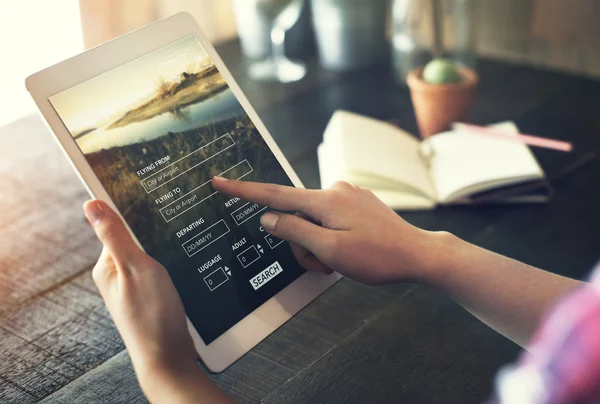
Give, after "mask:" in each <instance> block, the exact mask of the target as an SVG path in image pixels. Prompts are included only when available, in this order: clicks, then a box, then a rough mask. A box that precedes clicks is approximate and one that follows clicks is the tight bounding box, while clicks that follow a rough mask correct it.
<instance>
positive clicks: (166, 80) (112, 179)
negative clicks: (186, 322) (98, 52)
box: [50, 35, 304, 344]
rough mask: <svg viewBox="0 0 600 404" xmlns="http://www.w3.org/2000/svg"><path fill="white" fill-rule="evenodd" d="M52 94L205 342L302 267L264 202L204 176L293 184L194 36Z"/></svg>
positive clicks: (264, 299) (68, 125)
mask: <svg viewBox="0 0 600 404" xmlns="http://www.w3.org/2000/svg"><path fill="white" fill-rule="evenodd" d="M50 102H51V104H52V106H53V107H54V109H55V110H56V112H57V113H58V115H59V116H60V118H61V119H62V121H63V123H64V124H65V126H66V127H67V129H68V130H69V132H70V133H71V135H72V136H73V138H74V139H75V141H76V142H77V145H78V146H79V148H80V149H81V151H82V152H83V153H84V155H85V157H86V159H87V161H88V162H89V164H90V166H91V167H92V169H93V171H94V173H95V174H96V176H97V177H98V179H99V180H100V182H101V183H102V185H103V186H104V188H105V189H106V191H107V192H108V194H109V195H110V197H111V198H112V200H113V201H114V203H115V205H116V206H117V207H118V208H119V210H120V212H121V214H122V215H123V217H124V218H125V220H126V221H127V223H128V224H129V226H130V228H131V230H132V231H133V232H134V233H135V235H136V236H137V238H138V240H139V241H140V243H141V244H142V246H143V247H144V249H145V250H146V252H147V253H148V254H150V255H151V256H152V257H154V258H155V259H156V260H158V261H159V262H160V263H162V264H163V265H164V266H165V267H166V268H167V270H168V271H169V274H170V275H171V278H172V280H173V282H174V284H175V287H176V288H177V291H178V292H179V295H180V296H181V299H182V301H183V303H184V306H185V310H186V313H187V315H188V317H189V318H190V320H191V321H192V323H193V324H194V326H195V328H196V330H198V333H199V334H200V336H201V337H202V339H203V340H204V342H205V343H206V344H209V343H211V342H212V341H214V340H215V339H216V338H218V337H219V336H220V335H221V334H223V333H224V332H225V331H227V330H228V329H229V328H231V327H232V326H233V325H235V324H236V323H237V322H238V321H240V320H241V319H243V318H244V317H246V316H247V315H248V314H249V313H251V312H252V311H253V310H255V309H256V308H257V307H259V306H260V305H261V304H263V303H265V302H266V301H267V300H269V299H270V298H271V297H273V296H274V295H275V294H276V293H278V292H279V291H280V290H282V289H283V288H284V287H286V286H287V285H289V284H290V283H291V282H293V281H294V280H295V279H296V278H298V277H299V276H300V275H301V274H302V273H303V272H304V271H303V270H302V269H301V268H300V267H299V265H298V264H297V262H296V260H295V259H294V257H293V255H292V253H291V251H290V247H289V245H288V243H286V242H282V241H281V240H279V239H277V238H275V237H273V236H271V235H270V234H268V233H267V232H265V231H264V229H262V228H261V226H260V216H261V214H263V213H264V212H265V211H266V209H267V207H265V206H261V205H259V204H256V203H252V202H247V201H244V200H240V199H238V198H231V197H228V196H226V195H223V194H220V193H218V192H216V191H215V190H214V189H213V188H212V186H211V183H210V181H211V178H212V177H213V176H215V175H220V176H222V177H225V178H229V179H243V180H248V181H260V182H270V183H278V184H284V185H292V182H291V181H290V179H289V178H288V176H287V174H286V173H285V171H284V170H283V168H282V167H281V165H280V164H279V162H278V161H277V159H276V158H275V156H274V155H273V153H272V152H271V150H270V149H269V147H268V146H267V144H266V143H265V141H264V140H263V138H262V136H261V135H260V134H259V132H258V131H257V129H256V128H255V127H254V124H253V122H252V121H251V120H250V118H249V117H248V115H247V114H246V112H245V111H244V108H243V107H242V105H241V104H240V103H239V102H238V100H237V98H236V97H235V95H234V94H233V92H232V91H231V90H230V88H229V87H228V85H227V83H226V82H225V79H224V78H223V76H222V75H221V74H220V73H219V71H218V69H217V68H216V66H215V65H214V63H213V62H212V60H211V59H210V58H209V57H208V55H207V53H206V52H205V51H204V49H203V47H202V45H201V44H200V42H199V41H198V40H197V39H196V37H195V36H193V35H192V36H189V37H186V38H184V39H182V40H180V41H177V42H175V43H173V44H171V45H168V46H166V47H164V48H161V49H159V50H157V51H154V52H152V53H150V54H148V55H145V56H143V57H141V58H138V59H136V60H134V61H132V62H129V63H127V64H125V65H122V66H120V67H118V68H116V69H113V70H111V71H109V72H106V73H104V74H102V75H100V76H97V77H95V78H92V79H90V80H88V81H86V82H83V83H81V84H78V85H77V86H75V87H72V88H70V89H67V90H65V91H63V92H61V93H59V94H56V95H53V96H52V97H50ZM148 299H160V296H148Z"/></svg>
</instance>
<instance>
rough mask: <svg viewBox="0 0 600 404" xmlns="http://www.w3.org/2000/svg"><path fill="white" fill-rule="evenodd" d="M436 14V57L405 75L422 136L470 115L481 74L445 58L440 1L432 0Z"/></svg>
mask: <svg viewBox="0 0 600 404" xmlns="http://www.w3.org/2000/svg"><path fill="white" fill-rule="evenodd" d="M431 2H432V4H431V6H432V10H433V13H432V17H433V24H432V27H433V33H432V34H433V39H434V45H433V56H434V58H433V60H431V61H430V62H429V63H427V65H425V66H424V67H423V66H422V67H418V68H416V69H414V70H412V71H410V72H409V73H408V76H407V78H406V81H407V84H408V87H409V88H410V94H411V99H412V102H413V107H414V109H415V115H416V118H417V124H418V126H419V131H420V133H421V136H422V137H423V138H427V137H429V136H432V135H435V134H436V133H440V132H443V131H445V130H448V129H449V128H450V125H451V124H452V123H453V122H456V121H465V120H467V118H468V116H469V112H470V110H471V106H472V104H473V99H474V97H475V90H476V88H477V84H478V81H479V78H478V76H477V73H476V72H475V71H474V70H473V69H469V68H467V67H464V66H458V65H457V64H456V63H454V62H453V61H452V60H451V59H445V58H442V55H443V49H442V48H443V46H442V44H443V40H442V28H441V25H442V21H441V15H442V10H441V3H440V2H439V1H438V0H431Z"/></svg>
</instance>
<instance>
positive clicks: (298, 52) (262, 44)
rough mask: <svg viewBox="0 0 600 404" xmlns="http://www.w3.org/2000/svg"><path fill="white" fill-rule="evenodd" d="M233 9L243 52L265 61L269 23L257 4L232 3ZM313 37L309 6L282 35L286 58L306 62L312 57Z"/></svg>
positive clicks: (245, 2) (248, 56)
mask: <svg viewBox="0 0 600 404" xmlns="http://www.w3.org/2000/svg"><path fill="white" fill-rule="evenodd" d="M233 10H234V14H235V19H236V26H237V30H238V35H239V37H240V42H241V46H242V52H243V53H244V56H245V57H247V58H248V59H254V60H260V59H265V58H266V57H267V56H268V55H270V54H271V50H272V46H271V28H272V23H271V21H270V20H269V19H268V18H267V17H266V16H265V15H264V13H262V12H261V10H260V9H259V8H258V7H257V4H256V2H253V1H248V0H233ZM314 47H315V46H314V37H313V32H312V28H311V26H310V6H309V4H308V1H306V2H305V3H304V5H303V8H302V12H301V13H300V18H299V19H298V22H297V23H296V24H295V25H294V26H293V27H292V28H290V30H289V31H288V32H287V33H286V35H285V54H286V56H287V57H291V58H299V59H307V58H309V57H310V56H311V55H313V54H314Z"/></svg>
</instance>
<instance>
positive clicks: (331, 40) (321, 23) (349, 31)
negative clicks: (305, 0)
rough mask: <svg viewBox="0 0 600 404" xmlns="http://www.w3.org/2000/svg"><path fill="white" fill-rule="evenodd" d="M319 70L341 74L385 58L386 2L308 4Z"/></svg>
mask: <svg viewBox="0 0 600 404" xmlns="http://www.w3.org/2000/svg"><path fill="white" fill-rule="evenodd" d="M311 6H312V20H313V26H314V30H315V37H316V41H317V49H318V52H319V60H320V62H321V66H322V67H323V68H325V69H328V70H333V71H345V70H352V69H357V68H361V67H365V66H368V65H370V64H373V63H378V62H382V61H385V60H386V59H388V58H389V42H388V40H387V38H386V23H387V21H388V9H389V0H311Z"/></svg>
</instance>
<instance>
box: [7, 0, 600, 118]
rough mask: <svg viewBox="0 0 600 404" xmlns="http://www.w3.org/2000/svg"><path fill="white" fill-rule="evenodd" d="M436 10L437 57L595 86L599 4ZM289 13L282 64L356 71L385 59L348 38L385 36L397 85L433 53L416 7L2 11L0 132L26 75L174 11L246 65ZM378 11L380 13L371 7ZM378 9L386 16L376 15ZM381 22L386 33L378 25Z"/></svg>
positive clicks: (188, 0) (422, 4)
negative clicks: (418, 57) (576, 77)
mask: <svg viewBox="0 0 600 404" xmlns="http://www.w3.org/2000/svg"><path fill="white" fill-rule="evenodd" d="M440 1H443V2H444V3H447V4H446V7H445V10H447V11H446V15H444V16H442V18H443V19H444V20H446V22H445V25H444V27H443V30H444V32H445V33H446V35H445V42H452V41H454V42H455V43H454V45H448V44H445V48H446V49H453V46H454V47H456V46H458V47H462V51H464V52H466V53H467V58H468V57H471V56H472V55H482V56H486V57H490V58H497V59H501V60H508V61H513V62H516V63H523V64H532V65H536V66H542V67H546V68H549V69H557V70H563V71H570V72H574V73H577V74H582V75H588V76H595V77H600V47H598V46H597V44H598V40H599V39H600V24H598V22H597V21H599V18H600V2H599V1H597V0H577V1H572V0H502V1H497V0H470V1H469V0H440ZM288 3H295V4H294V6H298V5H299V6H300V7H301V11H300V14H299V16H296V15H290V14H289V13H288V14H287V21H283V22H284V23H285V24H284V25H285V26H284V27H283V28H285V32H286V33H287V34H289V35H286V36H285V49H286V54H288V55H291V56H292V57H296V58H300V59H310V58H314V57H315V54H317V53H318V50H319V49H320V50H321V59H322V60H321V65H322V66H323V67H325V68H329V69H332V70H347V69H351V68H359V67H362V65H364V64H368V63H369V62H370V60H368V59H369V57H370V58H372V60H371V61H372V62H378V61H381V60H379V59H380V57H384V56H381V55H376V54H374V51H373V50H371V51H370V54H369V55H368V57H365V55H364V54H361V49H359V48H360V46H361V44H360V43H356V41H354V39H353V36H352V35H353V33H354V32H358V31H360V32H358V33H357V34H356V35H357V37H358V38H362V39H363V42H365V43H369V44H370V46H377V45H373V44H377V38H379V37H378V35H380V36H383V35H384V40H385V41H386V42H385V43H384V44H382V45H380V46H381V47H385V49H386V51H387V50H388V49H390V50H391V52H392V55H391V56H392V66H393V68H394V69H396V70H397V71H398V76H399V78H400V80H399V81H401V80H402V77H403V75H404V72H403V69H408V68H410V66H402V63H405V62H406V61H407V60H410V58H409V57H407V56H406V53H407V52H408V53H410V52H411V51H412V48H413V47H414V46H415V43H416V44H417V46H418V47H421V48H429V47H432V46H434V44H432V43H430V42H431V41H432V39H431V38H428V35H427V32H429V31H430V30H429V29H428V28H427V25H428V24H429V22H430V19H429V17H428V15H429V14H430V13H428V11H427V10H421V11H419V9H426V8H427V7H429V4H430V3H429V2H427V1H420V0H412V1H411V0H397V1H385V0H374V1H361V0H313V1H311V2H310V1H305V2H301V1H289V0H101V1H100V0H61V1H47V0H20V1H18V2H2V3H1V4H0V8H3V9H4V10H0V41H1V43H0V50H1V51H2V52H1V54H2V61H3V63H2V69H3V72H4V73H5V74H3V75H1V76H0V88H2V89H3V91H2V92H0V105H2V106H3V107H2V108H1V109H0V124H5V123H8V122H10V121H12V120H15V119H18V118H19V117H21V116H24V115H26V114H28V113H30V112H32V111H33V106H32V104H31V102H30V101H29V97H28V95H27V93H26V92H25V90H24V86H23V80H24V78H25V77H26V76H27V75H29V74H31V73H33V72H35V71H37V70H39V69H41V68H43V67H45V66H48V65H51V64H53V63H56V62H58V61H60V60H62V59H64V58H66V57H68V56H71V55H74V54H76V53H79V52H81V51H83V50H84V49H87V48H90V47H93V46H95V45H98V44H100V43H102V42H105V41H108V40H110V39H112V38H115V37H117V36H119V35H122V34H124V33H126V32H128V31H131V30H134V29H136V28H139V27H142V26H144V25H146V24H148V23H151V22H153V21H155V20H158V19H161V18H164V17H167V16H169V15H172V14H175V13H177V12H180V11H186V12H189V13H190V14H192V15H193V16H194V17H195V18H196V20H197V21H198V23H199V24H200V26H201V27H202V28H203V30H204V31H205V33H206V35H207V36H208V37H209V39H210V40H211V41H212V42H214V43H219V42H223V41H228V40H232V39H234V38H236V37H237V36H238V34H239V35H240V36H241V40H242V46H243V50H244V53H245V54H246V56H247V57H248V58H250V59H263V58H266V57H268V56H267V54H268V53H269V52H270V49H272V48H273V44H272V43H271V39H273V36H272V32H270V29H271V28H272V25H270V24H272V21H269V19H271V20H273V19H275V17H276V14H277V13H278V12H280V11H281V10H283V9H284V8H285V7H286V6H289V4H288ZM377 3H381V4H383V5H382V6H381V7H380V6H378V4H377ZM311 6H312V9H313V10H312V12H311V11H310V7H311ZM361 6H362V8H361ZM261 7H263V9H261ZM264 7H267V9H265V8H264ZM269 7H272V8H273V9H275V10H276V11H272V10H271V14H269V9H268V8H269ZM289 7H291V6H289ZM365 7H367V8H368V9H365ZM378 7H379V8H385V10H384V11H383V12H380V11H378V10H377V8H378ZM390 7H392V8H393V12H390V9H389V8H390ZM31 10H35V12H33V13H32V12H31ZM352 10H355V11H354V12H352ZM236 12H237V15H238V16H240V15H242V16H243V17H242V18H240V19H238V20H237V22H238V23H239V24H236ZM273 13H275V14H273ZM383 13H385V14H383ZM382 16H383V18H385V19H386V21H385V23H383V22H382V21H380V20H381V18H382ZM296 17H297V18H296ZM280 19H281V18H280ZM296 20H297V21H298V22H296ZM311 20H312V22H311ZM290 27H292V28H291V29H289V28H290ZM359 28H361V29H362V30H361V29H359ZM288 29H289V31H288ZM369 30H370V31H369ZM374 31H377V32H374ZM315 33H316V35H315ZM270 34H271V35H270ZM336 35H337V37H336ZM315 37H316V39H315ZM365 38H366V39H365ZM407 38H408V41H407ZM359 42H360V41H359ZM413 42H414V43H413ZM315 43H316V46H315ZM388 47H389V48H388ZM464 52H463V53H464ZM375 53H376V52H375ZM413 56H414V55H413ZM353 58H354V59H357V58H360V59H361V61H362V63H355V62H354V61H353V60H352V59H353ZM468 62H469V60H466V63H468ZM415 63H416V62H415ZM419 63H422V61H419ZM263 67H264V66H263ZM250 73H251V70H250ZM263 73H264V72H263ZM301 73H302V71H300V72H298V71H295V73H294V74H292V77H291V78H292V79H297V78H298V77H302V74H301ZM258 74H259V75H260V72H259V73H258ZM294 75H295V76H296V77H294ZM298 75H299V76H298ZM279 81H287V80H279ZM289 81H293V80H289Z"/></svg>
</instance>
